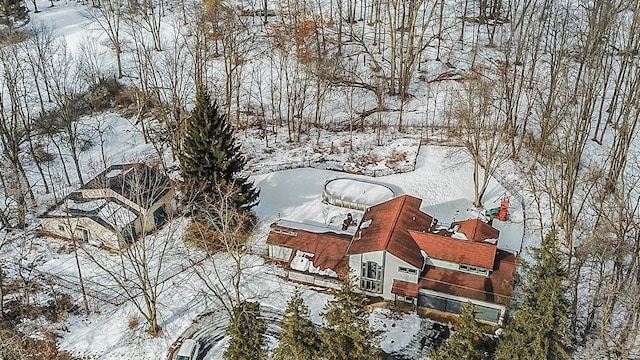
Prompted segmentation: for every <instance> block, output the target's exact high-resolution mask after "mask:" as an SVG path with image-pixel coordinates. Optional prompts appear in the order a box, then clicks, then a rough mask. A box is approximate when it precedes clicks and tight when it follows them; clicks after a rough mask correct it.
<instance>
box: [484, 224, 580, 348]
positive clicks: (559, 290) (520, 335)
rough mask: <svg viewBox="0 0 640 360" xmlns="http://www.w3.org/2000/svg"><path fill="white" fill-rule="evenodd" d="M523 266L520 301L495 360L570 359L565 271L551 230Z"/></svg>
mask: <svg viewBox="0 0 640 360" xmlns="http://www.w3.org/2000/svg"><path fill="white" fill-rule="evenodd" d="M532 257H533V260H534V261H535V262H534V263H533V264H532V265H531V264H523V274H522V277H523V280H524V284H523V285H522V289H521V291H522V301H521V302H520V303H517V304H516V307H515V310H516V312H515V316H514V318H513V320H512V321H511V322H510V323H509V324H507V326H506V327H505V329H504V333H503V335H502V337H501V338H500V339H499V341H498V347H497V350H496V359H497V360H503V359H504V360H506V359H516V360H529V359H531V360H538V359H548V360H566V359H570V358H571V356H570V347H571V335H570V332H569V331H570V330H569V329H570V319H569V314H570V312H571V304H570V302H569V300H568V299H567V297H566V293H567V287H566V285H565V284H564V280H565V275H566V269H565V266H564V262H563V257H562V253H561V252H560V250H559V249H558V241H557V239H556V234H555V232H554V231H552V232H551V233H549V234H548V235H547V236H546V237H545V238H544V239H543V240H542V244H541V247H540V248H538V249H534V250H533V255H532Z"/></svg>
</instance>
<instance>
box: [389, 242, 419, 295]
mask: <svg viewBox="0 0 640 360" xmlns="http://www.w3.org/2000/svg"><path fill="white" fill-rule="evenodd" d="M386 256H387V259H386V262H385V263H386V266H385V271H384V292H383V297H384V298H385V299H389V300H393V299H394V297H395V296H394V294H392V293H391V288H392V287H393V280H396V279H397V280H402V281H406V282H410V283H413V284H417V283H418V278H419V277H420V270H421V269H418V268H416V267H415V266H413V265H411V264H409V263H408V262H406V261H404V260H401V259H400V258H398V257H397V256H395V255H393V254H391V253H389V252H386ZM399 267H405V268H408V269H412V270H415V274H408V273H402V272H400V271H399V270H398V268H399Z"/></svg>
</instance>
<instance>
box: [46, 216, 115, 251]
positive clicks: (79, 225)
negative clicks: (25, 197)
mask: <svg viewBox="0 0 640 360" xmlns="http://www.w3.org/2000/svg"><path fill="white" fill-rule="evenodd" d="M40 224H42V229H43V230H44V231H46V232H49V233H52V234H54V235H58V236H60V237H64V238H67V239H70V238H72V237H74V236H75V237H77V238H79V239H82V237H83V235H82V229H86V230H87V231H88V235H89V241H88V243H89V244H91V245H95V246H106V247H109V248H112V249H119V246H118V243H119V241H118V236H117V235H116V234H115V233H113V232H112V231H111V230H109V229H107V228H105V227H103V226H102V225H100V224H98V223H97V222H95V221H93V220H91V219H90V218H87V217H80V218H40ZM61 227H62V228H64V230H62V229H61Z"/></svg>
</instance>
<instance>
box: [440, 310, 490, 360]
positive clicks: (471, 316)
mask: <svg viewBox="0 0 640 360" xmlns="http://www.w3.org/2000/svg"><path fill="white" fill-rule="evenodd" d="M490 349H491V346H490V340H489V339H488V338H487V337H486V336H485V335H484V334H483V333H482V327H481V326H480V324H479V323H478V321H477V320H476V318H475V310H474V306H473V304H472V303H470V302H468V303H466V304H464V305H463V306H462V314H461V316H460V322H459V324H458V325H457V326H456V329H455V332H454V333H453V334H452V335H451V337H449V340H447V341H446V342H445V343H443V344H442V345H441V346H440V347H439V348H438V349H437V350H435V351H433V352H432V353H431V355H430V358H431V359H432V360H459V359H466V360H488V359H489V358H490V355H489V353H490Z"/></svg>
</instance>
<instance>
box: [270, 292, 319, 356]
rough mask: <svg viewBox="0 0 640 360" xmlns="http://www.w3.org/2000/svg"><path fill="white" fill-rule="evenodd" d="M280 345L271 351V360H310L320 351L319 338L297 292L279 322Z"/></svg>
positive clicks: (307, 310)
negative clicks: (280, 329) (280, 327)
mask: <svg viewBox="0 0 640 360" xmlns="http://www.w3.org/2000/svg"><path fill="white" fill-rule="evenodd" d="M281 326H282V331H281V332H280V343H279V344H278V347H277V348H276V349H275V350H274V351H273V357H272V359H273V360H312V359H317V358H318V356H319V351H320V345H321V343H320V338H319V336H318V330H317V329H316V327H315V325H313V323H312V322H311V320H309V308H308V307H307V306H306V305H305V304H304V300H303V299H302V297H301V296H300V293H299V292H298V290H296V291H295V292H294V293H293V296H292V297H291V300H289V303H288V305H287V309H286V310H285V312H284V318H282V322H281Z"/></svg>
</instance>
